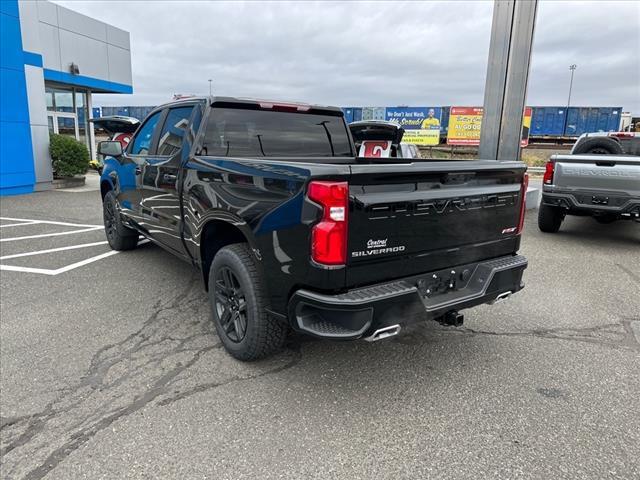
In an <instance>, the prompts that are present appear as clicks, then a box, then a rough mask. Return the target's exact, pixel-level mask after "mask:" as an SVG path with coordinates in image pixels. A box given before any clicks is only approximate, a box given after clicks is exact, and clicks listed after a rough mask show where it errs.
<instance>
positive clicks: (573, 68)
mask: <svg viewBox="0 0 640 480" xmlns="http://www.w3.org/2000/svg"><path fill="white" fill-rule="evenodd" d="M576 68H578V66H577V65H576V64H575V63H573V64H571V65H569V70H571V80H570V81H569V98H568V99H567V110H566V111H565V113H564V132H563V135H566V134H567V126H568V125H569V107H570V106H571V89H572V88H573V74H574V72H575V71H576Z"/></svg>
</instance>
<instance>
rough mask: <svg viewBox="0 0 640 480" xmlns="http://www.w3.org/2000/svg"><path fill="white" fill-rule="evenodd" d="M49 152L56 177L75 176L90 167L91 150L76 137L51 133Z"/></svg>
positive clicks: (85, 171)
mask: <svg viewBox="0 0 640 480" xmlns="http://www.w3.org/2000/svg"><path fill="white" fill-rule="evenodd" d="M49 152H50V153H51V163H52V164H53V173H54V174H55V176H56V177H73V176H74V175H80V174H84V173H87V170H88V169H89V150H88V149H87V147H86V146H85V145H84V144H82V143H80V142H78V141H77V140H76V139H74V138H71V137H68V136H66V135H55V134H54V135H51V140H50V143H49Z"/></svg>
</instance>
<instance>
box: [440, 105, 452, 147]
mask: <svg viewBox="0 0 640 480" xmlns="http://www.w3.org/2000/svg"><path fill="white" fill-rule="evenodd" d="M449 112H451V107H442V116H441V118H440V138H445V139H446V138H447V132H448V131H449Z"/></svg>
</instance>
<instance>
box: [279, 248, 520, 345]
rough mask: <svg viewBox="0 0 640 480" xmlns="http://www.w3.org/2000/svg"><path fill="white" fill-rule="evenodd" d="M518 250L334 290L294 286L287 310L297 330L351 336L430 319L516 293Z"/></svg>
mask: <svg viewBox="0 0 640 480" xmlns="http://www.w3.org/2000/svg"><path fill="white" fill-rule="evenodd" d="M525 268H527V259H526V258H525V257H523V256H521V255H510V256H507V257H500V258H495V259H493V260H489V261H486V262H480V263H474V264H468V265H461V266H458V267H455V268H448V269H445V270H440V271H435V272H429V273H425V274H421V275H415V276H411V277H407V278H403V279H400V280H396V281H393V282H389V283H382V284H378V285H372V286H368V287H363V288H358V289H354V290H351V291H349V292H346V293H341V294H338V295H326V294H322V293H317V292H312V291H310V290H304V289H303V290H298V291H296V292H295V293H294V294H293V296H292V297H291V300H290V301H289V308H288V316H289V320H290V322H291V324H292V326H293V328H294V329H295V330H297V331H300V332H304V333H307V334H311V335H314V336H316V337H322V338H331V339H343V340H354V339H357V338H362V337H367V336H369V335H371V334H372V333H373V332H374V331H376V330H379V329H380V328H384V327H387V326H392V325H397V324H398V325H406V324H409V323H415V322H416V321H420V320H425V319H435V318H438V317H441V316H443V315H444V314H446V313H448V312H451V311H459V310H462V309H465V308H470V307H473V306H476V305H481V304H484V303H490V302H493V301H495V300H496V299H497V298H498V297H499V296H500V297H501V298H502V297H503V296H505V295H506V294H508V293H516V292H517V291H519V290H521V289H522V288H523V287H524V285H523V283H522V273H523V272H524V269H525Z"/></svg>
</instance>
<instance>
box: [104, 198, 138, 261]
mask: <svg viewBox="0 0 640 480" xmlns="http://www.w3.org/2000/svg"><path fill="white" fill-rule="evenodd" d="M102 217H103V219H104V233H105V235H106V236H107V241H108V242H109V246H110V247H111V248H112V249H113V250H133V249H134V248H136V246H137V245H138V236H139V234H138V232H136V231H135V230H132V229H131V228H129V227H126V226H125V225H124V224H123V223H122V218H121V217H120V211H119V209H118V203H117V200H116V195H115V194H114V193H113V191H109V192H107V194H106V195H105V196H104V200H103V202H102Z"/></svg>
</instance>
